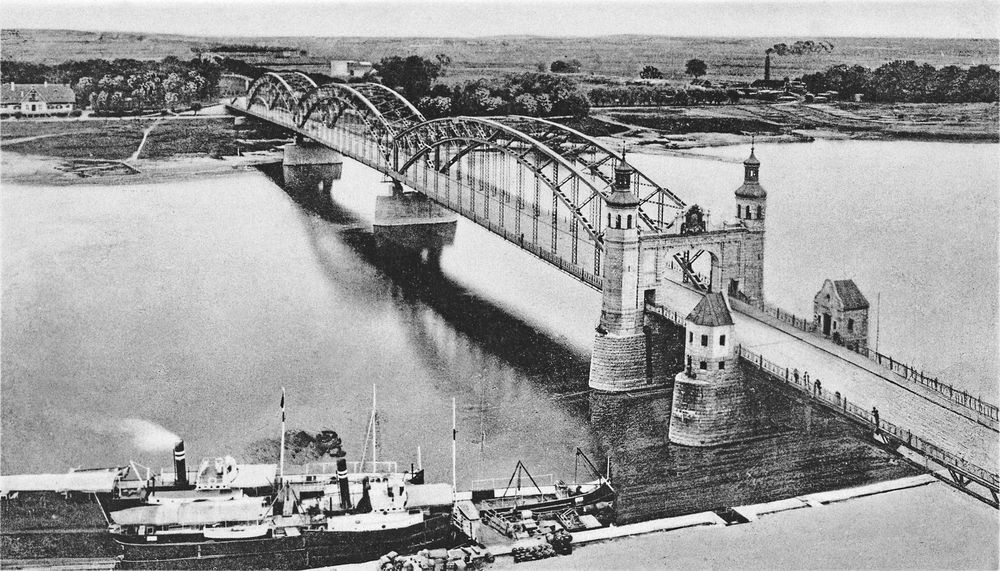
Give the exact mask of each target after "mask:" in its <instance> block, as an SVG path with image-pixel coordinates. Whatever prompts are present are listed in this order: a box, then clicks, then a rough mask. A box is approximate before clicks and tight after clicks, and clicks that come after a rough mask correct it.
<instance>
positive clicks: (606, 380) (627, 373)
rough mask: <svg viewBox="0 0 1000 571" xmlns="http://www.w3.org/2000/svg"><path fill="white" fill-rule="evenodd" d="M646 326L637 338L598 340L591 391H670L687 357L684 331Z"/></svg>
mask: <svg viewBox="0 0 1000 571" xmlns="http://www.w3.org/2000/svg"><path fill="white" fill-rule="evenodd" d="M647 323H648V324H647V325H646V327H645V328H644V330H643V332H640V333H638V334H635V335H624V336H618V335H612V334H608V335H600V334H599V335H597V336H596V337H595V339H594V351H593V353H592V354H591V358H590V388H592V389H594V390H598V391H606V392H622V391H631V390H637V389H645V388H653V387H657V388H661V387H662V388H668V389H669V388H670V387H671V383H672V381H673V376H674V373H675V372H676V371H677V370H678V369H679V368H680V363H681V362H682V360H683V357H684V336H683V329H681V328H678V327H676V326H674V325H672V324H670V323H661V322H647ZM647 331H648V333H647Z"/></svg>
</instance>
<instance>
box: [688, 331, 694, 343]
mask: <svg viewBox="0 0 1000 571" xmlns="http://www.w3.org/2000/svg"><path fill="white" fill-rule="evenodd" d="M688 343H694V333H691V332H690V331H688Z"/></svg>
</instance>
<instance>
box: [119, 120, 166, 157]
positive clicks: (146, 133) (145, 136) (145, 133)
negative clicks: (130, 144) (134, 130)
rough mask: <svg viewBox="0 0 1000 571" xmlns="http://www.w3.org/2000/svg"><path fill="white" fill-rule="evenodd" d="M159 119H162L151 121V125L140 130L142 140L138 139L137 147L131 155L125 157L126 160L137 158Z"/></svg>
mask: <svg viewBox="0 0 1000 571" xmlns="http://www.w3.org/2000/svg"><path fill="white" fill-rule="evenodd" d="M160 121H162V119H157V120H156V121H153V124H152V125H150V126H149V127H146V128H145V129H144V130H143V131H142V141H139V148H138V149H136V150H135V152H134V153H132V156H131V157H129V158H127V159H125V160H126V161H128V162H130V163H132V162H135V161H137V160H139V155H140V154H141V153H142V148H143V147H144V146H146V141H147V140H148V139H149V134H150V133H151V132H152V131H153V129H155V128H156V126H157V125H159V124H160Z"/></svg>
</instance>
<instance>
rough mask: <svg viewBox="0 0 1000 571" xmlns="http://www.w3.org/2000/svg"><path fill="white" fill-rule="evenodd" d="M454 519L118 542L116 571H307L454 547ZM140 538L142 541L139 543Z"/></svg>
mask: <svg viewBox="0 0 1000 571" xmlns="http://www.w3.org/2000/svg"><path fill="white" fill-rule="evenodd" d="M452 530H453V528H452V526H451V516H450V514H447V513H445V514H434V515H431V516H429V517H428V518H427V519H426V520H424V521H423V522H421V523H420V524H417V525H412V526H409V527H405V528H400V529H386V530H375V531H363V532H346V531H345V532H339V531H303V532H302V535H300V536H297V537H267V538H258V539H238V540H223V541H210V540H203V541H180V542H165V543H158V542H156V543H153V542H148V543H138V542H136V539H137V538H135V537H116V538H115V539H116V540H117V541H118V542H119V543H120V544H121V545H122V548H123V549H124V556H123V557H122V559H121V560H120V561H119V563H118V565H117V566H116V569H308V568H312V567H327V566H332V565H344V564H348V563H361V562H364V561H371V560H374V559H378V558H379V557H381V556H382V555H385V554H386V553H388V552H389V551H397V552H400V553H410V552H415V551H417V550H420V549H434V548H438V547H447V546H449V545H450V544H451V543H452V542H453V535H454V533H453V531H452ZM139 539H141V538H139Z"/></svg>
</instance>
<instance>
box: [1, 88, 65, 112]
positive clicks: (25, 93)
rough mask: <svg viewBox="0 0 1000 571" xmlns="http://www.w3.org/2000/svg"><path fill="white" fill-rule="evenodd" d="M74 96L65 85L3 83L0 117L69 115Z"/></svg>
mask: <svg viewBox="0 0 1000 571" xmlns="http://www.w3.org/2000/svg"><path fill="white" fill-rule="evenodd" d="M75 108H76V94H75V93H73V90H72V89H71V88H70V86H69V85H67V84H65V83H4V84H2V86H0V116H2V117H10V116H12V115H14V114H15V113H21V114H22V115H24V116H25V117H39V116H43V115H69V113H70V112H71V111H73V109H75Z"/></svg>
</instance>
